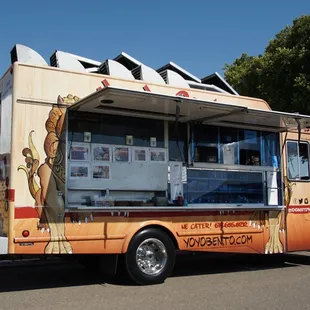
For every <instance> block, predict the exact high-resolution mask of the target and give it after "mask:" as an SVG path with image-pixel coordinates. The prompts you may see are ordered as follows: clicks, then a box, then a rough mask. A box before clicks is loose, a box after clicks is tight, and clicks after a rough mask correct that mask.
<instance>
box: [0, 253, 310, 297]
mask: <svg viewBox="0 0 310 310" xmlns="http://www.w3.org/2000/svg"><path fill="white" fill-rule="evenodd" d="M308 254H309V253H306V252H305V255H302V254H283V255H279V256H270V255H249V254H214V253H180V254H179V255H177V259H176V264H175V268H174V271H173V272H172V275H171V276H170V277H172V278H173V277H189V276H194V275H207V274H219V273H221V274H225V273H231V272H247V271H263V270H268V269H279V268H294V267H296V266H300V265H310V256H307V255H308ZM0 278H1V279H3V281H0V292H12V291H25V290H34V289H48V288H59V287H74V286H85V285H105V284H113V285H118V286H132V285H134V284H133V283H132V282H131V281H130V280H129V279H128V278H127V276H126V275H125V273H124V272H120V274H118V275H117V276H116V277H108V276H103V275H100V274H98V272H91V271H88V270H86V269H85V268H84V267H83V266H81V265H80V264H79V263H77V262H76V261H74V260H62V259H57V260H53V261H52V262H49V261H46V262H32V263H29V264H26V265H25V264H19V263H13V264H12V265H7V266H5V267H1V264H0Z"/></svg>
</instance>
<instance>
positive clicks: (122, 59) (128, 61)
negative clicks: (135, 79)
mask: <svg viewBox="0 0 310 310" xmlns="http://www.w3.org/2000/svg"><path fill="white" fill-rule="evenodd" d="M114 60H115V61H117V62H119V63H120V64H122V65H123V66H124V67H126V68H127V69H128V70H130V71H131V70H133V69H135V68H137V67H138V66H141V65H142V63H141V62H140V61H139V60H137V59H135V58H133V57H131V56H129V55H128V54H126V53H124V52H122V53H121V54H119V55H118V56H117V57H115V58H114Z"/></svg>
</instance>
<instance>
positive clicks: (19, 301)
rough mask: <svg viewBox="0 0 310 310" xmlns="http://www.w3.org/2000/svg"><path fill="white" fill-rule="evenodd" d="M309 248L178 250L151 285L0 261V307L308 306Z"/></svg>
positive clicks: (58, 264)
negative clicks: (275, 252)
mask: <svg viewBox="0 0 310 310" xmlns="http://www.w3.org/2000/svg"><path fill="white" fill-rule="evenodd" d="M309 267H310V253H308V252H304V253H294V254H286V255H283V256H280V257H277V258H275V257H270V256H260V255H259V256H257V255H232V254H226V255H225V254H205V253H204V254H185V255H184V254H181V255H178V256H177V261H176V266H175V269H174V272H173V274H172V275H171V277H169V278H168V279H167V280H166V281H165V283H163V284H160V285H156V286H136V285H134V284H133V283H131V282H130V281H129V280H128V279H127V278H126V277H125V276H123V275H120V276H118V277H116V278H109V277H104V276H101V275H99V274H98V273H96V272H90V271H87V270H86V269H84V268H83V267H82V266H80V265H79V264H78V263H76V262H74V261H59V260H55V261H54V260H52V261H43V262H41V261H36V260H34V261H29V262H15V263H13V264H12V263H11V264H10V263H5V262H3V263H1V262H0V279H1V281H0V309H1V310H2V309H3V310H6V309H10V310H13V309H19V310H24V309H40V310H45V309H75V310H78V309H126V310H131V309H156V310H158V309H161V310H162V309H169V310H172V309H191V310H192V309H208V310H210V309H218V310H224V309H227V310H228V309H239V310H241V309H251V310H254V309H255V310H256V309H273V310H276V309H282V310H286V309H290V310H291V309H299V310H302V309H310V294H309V292H310V268H309Z"/></svg>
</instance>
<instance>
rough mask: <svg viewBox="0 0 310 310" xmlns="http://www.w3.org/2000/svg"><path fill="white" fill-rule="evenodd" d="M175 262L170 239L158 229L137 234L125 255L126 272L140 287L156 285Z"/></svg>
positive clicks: (162, 279)
mask: <svg viewBox="0 0 310 310" xmlns="http://www.w3.org/2000/svg"><path fill="white" fill-rule="evenodd" d="M174 262H175V247H174V244H173V242H172V240H171V239H170V237H169V236H168V235H167V234H166V233H164V232H163V231H161V230H159V229H154V228H149V229H145V230H143V231H141V232H139V233H137V234H136V235H135V236H134V237H133V238H132V240H131V242H130V244H129V247H128V251H127V253H126V255H125V265H126V270H127V272H128V274H129V276H130V277H131V279H133V280H134V281H135V282H136V283H138V284H140V285H147V284H158V283H162V282H164V281H165V279H166V278H167V277H168V276H169V275H170V273H171V271H172V269H173V267H174Z"/></svg>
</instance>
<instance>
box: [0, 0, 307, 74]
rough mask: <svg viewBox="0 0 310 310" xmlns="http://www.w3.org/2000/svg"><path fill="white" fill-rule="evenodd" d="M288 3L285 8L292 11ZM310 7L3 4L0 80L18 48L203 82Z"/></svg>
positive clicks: (275, 2) (169, 2)
mask: <svg viewBox="0 0 310 310" xmlns="http://www.w3.org/2000/svg"><path fill="white" fill-rule="evenodd" d="M284 3H285V4H284ZM309 13H310V3H309V0H294V1H280V0H260V1H244V0H239V1H238V0H236V1H230V0H226V1H225V0H224V1H213V2H212V3H210V1H206V0H201V1H195V0H192V1H184V0H179V1H176V0H166V1H163V0H157V1H152V2H151V1H141V0H137V1H135V0H131V1H129V0H127V1H125V0H119V1H99V0H98V1H94V0H88V1H83V0H76V1H73V0H62V1H60V0H53V1H42V0H28V1H25V0H16V1H5V2H3V3H1V26H0V27H1V28H0V29H1V32H0V33H1V41H0V42H1V43H0V76H2V74H3V73H4V71H5V70H6V69H7V68H8V66H9V65H10V51H11V49H12V48H13V46H14V44H16V43H19V44H24V45H27V46H29V47H31V48H33V49H34V50H36V51H37V52H38V53H39V54H41V55H42V56H43V57H44V58H45V60H47V61H48V62H49V57H50V56H51V55H52V53H53V52H54V51H55V50H56V49H57V50H62V51H65V52H70V53H73V54H77V55H80V56H84V57H88V58H91V59H94V60H98V61H104V60H105V59H107V58H114V57H115V56H117V55H118V54H119V53H120V52H122V51H124V52H126V53H128V54H129V55H131V56H133V57H135V58H136V59H138V60H139V61H141V62H143V63H144V64H146V65H148V66H150V67H152V68H154V69H157V68H159V67H161V66H162V65H164V64H166V63H168V62H169V61H174V62H175V63H177V64H178V65H180V66H181V67H183V68H184V69H186V70H188V71H189V72H191V73H192V74H194V75H196V76H198V77H199V78H202V77H204V76H206V75H208V74H211V73H213V72H215V71H218V72H219V73H221V74H222V73H223V72H222V68H223V66H224V64H225V63H231V62H233V61H234V59H235V58H237V57H239V56H240V55H241V54H242V53H243V52H246V53H248V54H250V55H257V54H259V53H263V51H264V48H265V46H266V45H267V44H268V42H269V40H270V39H272V38H273V37H274V35H275V34H276V33H277V32H279V31H280V30H281V29H282V28H284V26H285V25H287V24H291V23H292V20H293V19H294V18H295V17H299V16H300V15H302V14H309Z"/></svg>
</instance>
